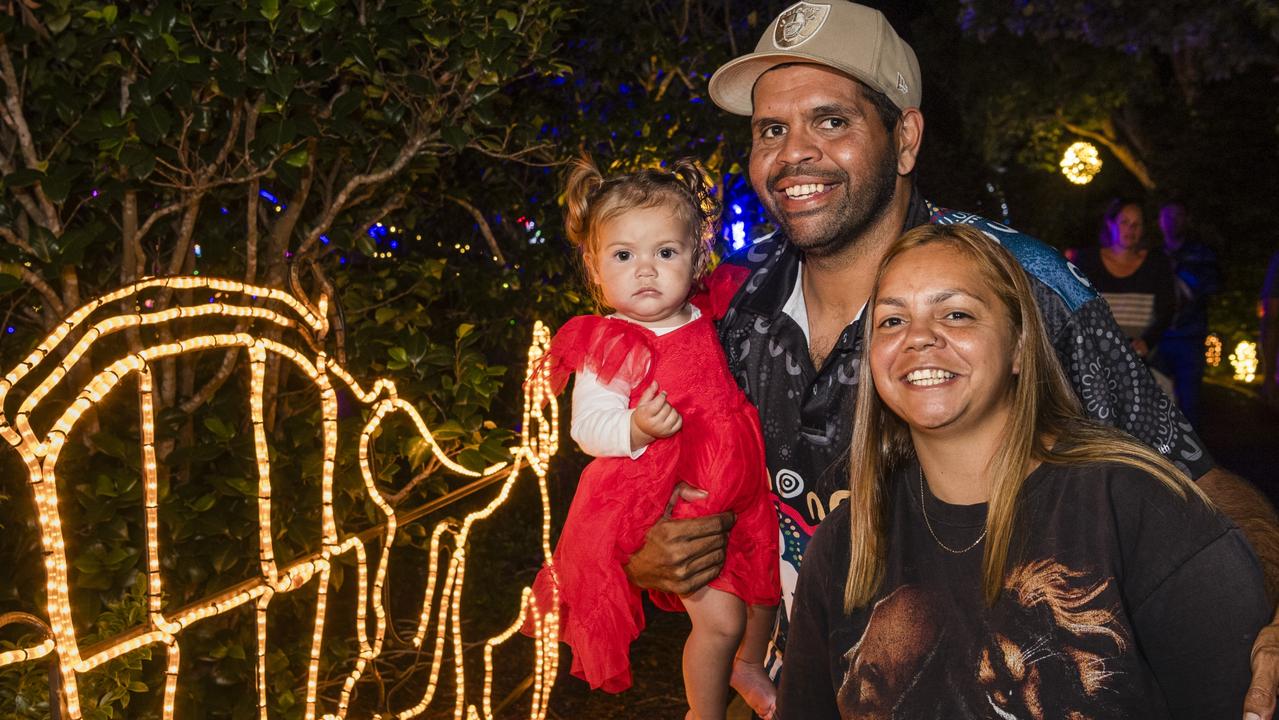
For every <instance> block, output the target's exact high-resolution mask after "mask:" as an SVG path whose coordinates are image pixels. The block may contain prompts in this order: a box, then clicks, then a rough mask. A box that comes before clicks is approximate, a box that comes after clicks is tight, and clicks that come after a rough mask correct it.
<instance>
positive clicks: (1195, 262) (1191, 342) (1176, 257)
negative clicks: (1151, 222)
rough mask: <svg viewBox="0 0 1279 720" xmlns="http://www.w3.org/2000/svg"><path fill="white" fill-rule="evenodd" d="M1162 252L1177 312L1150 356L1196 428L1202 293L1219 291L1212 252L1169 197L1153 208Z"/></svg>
mask: <svg viewBox="0 0 1279 720" xmlns="http://www.w3.org/2000/svg"><path fill="white" fill-rule="evenodd" d="M1159 229H1160V230H1161V231H1163V236H1164V252H1165V253H1167V255H1168V260H1169V262H1170V263H1171V264H1172V271H1173V274H1174V275H1175V276H1176V286H1177V312H1176V314H1175V315H1174V316H1173V319H1172V325H1170V326H1169V327H1168V329H1167V330H1165V331H1164V334H1163V339H1161V340H1160V341H1159V348H1158V351H1157V355H1156V357H1155V360H1154V365H1155V367H1156V369H1158V370H1159V371H1161V372H1163V373H1164V374H1165V375H1167V376H1169V377H1171V378H1172V382H1173V389H1174V390H1175V392H1176V397H1177V405H1178V406H1180V407H1181V412H1182V413H1183V414H1184V415H1185V416H1186V419H1187V420H1189V421H1190V423H1191V424H1192V425H1194V426H1195V427H1196V428H1198V427H1199V395H1200V391H1201V389H1202V387H1203V374H1204V365H1205V360H1204V341H1205V340H1206V339H1207V338H1208V298H1209V297H1210V296H1212V295H1215V294H1216V293H1217V292H1219V291H1220V290H1221V270H1220V268H1219V266H1218V265H1217V254H1216V253H1214V252H1213V251H1212V250H1211V249H1210V248H1209V247H1208V246H1207V245H1205V244H1204V243H1203V241H1202V237H1201V236H1200V233H1199V232H1197V231H1196V228H1195V227H1194V225H1193V224H1192V223H1191V221H1190V216H1189V214H1188V213H1187V212H1186V206H1185V205H1183V204H1181V203H1180V202H1178V201H1176V200H1174V201H1172V202H1168V203H1165V204H1164V206H1163V207H1162V208H1160V210H1159Z"/></svg>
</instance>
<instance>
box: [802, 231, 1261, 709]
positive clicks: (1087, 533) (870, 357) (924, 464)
mask: <svg viewBox="0 0 1279 720" xmlns="http://www.w3.org/2000/svg"><path fill="white" fill-rule="evenodd" d="M863 312H864V313H865V314H866V320H865V322H864V328H865V332H864V337H863V342H865V343H866V347H867V348H868V349H867V353H866V362H864V363H863V364H862V366H861V369H860V375H859V378H858V384H859V397H858V399H857V405H856V410H855V413H856V415H855V418H854V424H853V427H854V428H855V432H854V435H853V439H852V447H851V453H852V455H851V477H850V485H849V491H850V496H849V501H848V502H847V503H846V504H845V505H843V506H841V507H840V508H838V509H837V510H836V511H834V512H832V513H831V515H830V516H828V517H827V518H826V519H825V520H824V521H823V523H822V525H821V527H820V528H819V530H818V532H817V534H816V535H814V537H813V540H812V543H811V544H810V545H809V549H808V553H807V554H806V555H805V558H804V565H803V567H802V569H801V571H800V577H799V581H798V586H797V589H796V593H795V604H794V610H793V611H792V615H791V625H790V628H791V629H790V635H789V637H788V640H787V643H788V644H787V651H786V664H785V666H784V668H783V673H782V682H781V689H780V694H779V697H778V717H781V718H805V719H808V718H824V717H843V718H889V717H904V718H917V717H948V718H949V717H965V718H967V717H990V718H1049V717H1054V718H1056V717H1060V718H1091V717H1178V718H1218V717H1220V718H1226V717H1230V718H1237V717H1239V714H1240V713H1241V712H1242V707H1243V696H1244V692H1245V691H1246V690H1247V687H1248V677H1249V651H1250V649H1251V646H1252V639H1253V637H1254V636H1255V634H1256V632H1257V631H1258V630H1259V629H1260V628H1261V627H1263V626H1264V625H1265V624H1266V623H1267V621H1268V617H1269V605H1268V603H1267V601H1266V598H1265V596H1264V592H1263V589H1262V578H1261V571H1260V569H1259V567H1258V563H1257V560H1256V557H1255V556H1254V555H1253V553H1252V551H1251V549H1250V548H1249V547H1248V545H1247V543H1246V541H1245V540H1244V539H1243V535H1242V533H1241V532H1240V531H1239V530H1238V529H1237V528H1235V527H1234V526H1233V525H1231V524H1230V522H1229V521H1228V520H1226V519H1225V518H1224V517H1223V516H1221V515H1220V514H1219V513H1217V512H1216V511H1215V510H1214V509H1213V508H1212V507H1211V505H1210V504H1209V502H1208V501H1207V499H1206V498H1205V497H1204V496H1203V494H1202V493H1201V492H1200V491H1199V489H1198V488H1197V487H1196V486H1195V485H1194V484H1193V483H1192V482H1190V481H1189V480H1188V479H1186V477H1185V476H1184V475H1183V474H1182V473H1181V472H1180V471H1179V470H1178V469H1177V468H1176V467H1174V466H1173V465H1171V464H1169V463H1168V462H1167V461H1166V460H1165V459H1164V458H1163V457H1162V456H1160V455H1159V454H1158V453H1156V452H1154V451H1153V450H1151V449H1149V448H1147V447H1145V446H1144V445H1142V444H1140V443H1138V442H1137V441H1135V440H1133V439H1132V438H1131V437H1129V436H1128V435H1125V434H1123V433H1122V432H1120V431H1118V430H1115V429H1113V428H1108V427H1104V426H1101V425H1098V424H1096V423H1094V422H1092V421H1090V420H1087V419H1086V418H1085V417H1084V415H1083V413H1082V411H1081V409H1080V407H1079V403H1078V401H1077V400H1076V399H1075V396H1074V394H1073V393H1072V392H1071V390H1070V386H1069V385H1068V383H1067V382H1066V380H1065V377H1064V375H1063V373H1062V371H1061V369H1060V367H1059V366H1058V364H1057V361H1056V359H1055V355H1054V351H1053V348H1052V346H1051V344H1050V343H1049V340H1048V337H1047V334H1046V333H1045V331H1044V327H1043V321H1042V319H1041V318H1040V316H1039V311H1038V310H1037V307H1036V304H1035V301H1034V298H1033V296H1032V294H1031V288H1030V284H1029V281H1028V279H1027V277H1026V275H1025V273H1024V271H1023V270H1022V269H1021V267H1020V265H1019V264H1018V263H1017V261H1016V259H1015V258H1014V257H1013V256H1012V254H1011V253H1009V252H1008V251H1007V250H1006V249H1004V248H1002V247H1001V246H1000V245H999V244H998V242H996V241H995V240H993V239H992V238H990V237H989V236H987V235H985V234H983V233H982V232H980V231H978V230H976V229H974V228H971V227H968V226H964V225H949V226H941V225H931V226H922V227H919V228H916V229H914V230H911V231H910V232H907V233H906V234H905V235H903V236H902V237H901V238H899V239H898V240H897V241H895V242H894V243H893V244H892V245H891V246H890V247H889V248H888V249H887V250H886V252H885V254H884V257H883V259H882V261H881V262H880V265H879V270H878V274H877V277H876V286H875V290H874V292H873V293H872V295H871V301H870V303H869V304H868V306H867V308H866V309H865V310H864V311H863ZM1117 341H1118V342H1122V339H1118V340H1117ZM1144 371H1145V370H1144V369H1143V368H1134V372H1144ZM1126 380H1127V378H1113V379H1112V382H1125V381H1126Z"/></svg>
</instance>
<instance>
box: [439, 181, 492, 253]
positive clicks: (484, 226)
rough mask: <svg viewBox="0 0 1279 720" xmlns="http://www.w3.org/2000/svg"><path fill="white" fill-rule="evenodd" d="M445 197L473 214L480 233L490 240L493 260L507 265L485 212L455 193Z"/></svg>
mask: <svg viewBox="0 0 1279 720" xmlns="http://www.w3.org/2000/svg"><path fill="white" fill-rule="evenodd" d="M444 197H445V199H447V200H452V201H453V202H455V203H457V204H458V205H461V206H462V209H464V210H466V211H467V212H468V213H470V214H471V217H473V218H475V222H476V223H478V224H479V226H480V234H481V235H483V236H484V239H485V240H486V241H487V242H488V244H489V250H492V251H493V260H494V261H496V262H497V263H498V264H499V265H505V264H506V258H505V257H503V255H502V248H500V247H498V244H497V238H495V237H493V228H491V227H489V222H488V220H486V219H485V218H484V213H482V212H480V211H479V209H478V208H476V207H475V206H474V205H472V204H470V203H469V202H467V201H465V200H463V199H462V198H460V197H454V196H453V195H445V196H444Z"/></svg>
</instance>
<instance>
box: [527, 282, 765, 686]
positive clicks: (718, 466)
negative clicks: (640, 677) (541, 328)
mask: <svg viewBox="0 0 1279 720" xmlns="http://www.w3.org/2000/svg"><path fill="white" fill-rule="evenodd" d="M721 270H723V269H721ZM721 280H725V281H727V282H720V281H721ZM740 281H741V280H740V276H733V275H731V274H730V273H726V272H720V273H717V274H716V275H715V276H713V280H712V282H714V285H713V286H712V288H711V290H710V291H708V292H707V293H703V294H700V295H699V296H697V297H695V298H694V299H693V302H694V304H696V305H697V306H698V308H699V309H700V310H701V311H702V315H701V316H700V317H699V318H697V319H696V320H693V321H691V322H689V323H688V324H687V325H684V326H683V327H680V328H679V329H677V330H674V331H672V332H669V333H666V334H665V335H661V336H658V335H655V334H654V333H653V332H651V331H650V330H648V329H646V328H644V327H642V326H640V325H636V324H634V323H631V322H627V321H626V320H621V319H616V318H603V317H599V316H593V315H587V316H579V317H575V318H573V319H572V320H570V321H569V322H568V323H566V324H565V325H564V327H563V328H561V329H560V331H559V332H558V333H556V335H555V338H554V339H553V340H552V341H551V362H552V369H551V373H552V381H553V383H554V384H555V387H556V389H557V391H558V390H559V389H561V388H563V384H564V383H566V382H567V376H568V374H570V373H572V372H576V371H577V370H580V369H582V368H584V367H585V368H588V369H590V370H592V371H594V372H595V373H596V374H597V375H598V376H599V379H600V382H601V383H603V384H609V383H610V382H612V381H613V380H615V379H617V378H621V379H623V380H625V381H626V382H627V384H629V385H630V387H631V406H632V407H634V406H635V404H636V403H637V401H638V399H639V397H640V395H641V394H642V393H643V390H644V388H645V387H647V386H648V384H649V383H650V382H651V381H652V380H654V379H655V380H657V385H658V388H660V389H661V390H664V391H666V393H667V395H666V398H667V401H668V402H670V403H671V405H673V406H674V407H675V409H676V410H678V411H679V413H680V415H681V416H682V417H683V421H684V422H683V427H682V429H681V430H680V431H679V432H677V433H676V434H675V435H673V436H671V437H669V438H663V439H659V440H655V441H654V442H653V443H651V444H650V445H649V446H648V448H647V449H646V450H645V451H644V454H643V455H641V456H640V457H639V458H637V459H634V460H632V459H630V458H627V457H601V458H596V459H595V460H593V461H592V462H591V463H590V464H589V465H587V467H586V469H585V470H583V471H582V477H581V479H580V481H579V482H578V486H577V493H576V494H575V495H574V496H573V503H572V505H571V507H570V508H569V511H568V518H567V519H566V520H565V523H564V531H563V533H562V534H561V535H560V540H559V544H558V545H557V546H556V548H555V554H554V556H553V559H552V561H551V563H549V564H548V565H546V566H545V567H543V568H542V570H541V572H540V573H538V576H537V580H536V581H535V582H534V585H533V590H534V593H535V595H536V597H537V600H538V607H540V608H548V609H549V607H550V606H551V605H550V603H551V602H552V598H553V597H554V595H553V588H552V586H551V584H552V583H555V584H557V585H558V588H559V608H558V609H559V615H560V639H561V640H563V641H564V642H566V643H568V645H569V646H570V647H572V648H573V668H572V671H573V674H574V675H576V676H577V677H580V678H582V679H584V680H586V681H587V682H589V683H590V684H591V687H592V688H603V689H604V690H606V691H609V692H621V691H622V690H625V689H626V688H628V687H630V686H631V671H630V659H629V651H630V644H631V641H632V640H634V639H635V638H636V637H637V636H638V635H639V631H640V630H641V629H643V627H644V612H643V607H642V604H641V601H640V592H641V590H640V589H639V588H638V587H636V586H634V585H632V584H631V583H630V581H629V580H628V579H627V577H626V573H625V572H624V571H623V569H622V563H623V562H624V561H625V560H627V559H628V558H629V557H630V556H631V555H632V554H633V553H634V552H635V551H636V550H638V549H639V548H640V546H641V545H643V542H644V534H645V532H647V530H648V529H649V528H650V527H652V526H653V524H654V523H656V522H657V521H658V520H659V519H660V518H661V516H662V513H663V512H664V511H665V508H666V504H667V502H668V501H669V500H670V497H671V493H672V492H673V491H674V488H675V485H676V484H677V483H678V482H680V481H683V482H686V483H688V484H689V485H692V486H694V487H697V488H700V489H702V490H705V491H707V493H708V496H707V497H706V498H705V499H704V500H701V501H698V502H695V503H686V502H680V503H679V504H677V505H676V507H675V510H674V512H673V516H674V517H677V518H684V517H697V516H702V515H710V514H714V513H719V512H723V511H725V510H731V511H733V512H734V513H735V514H736V516H737V522H736V524H734V525H733V529H732V530H731V531H730V532H729V534H728V548H727V550H726V557H725V560H724V568H723V570H722V571H721V572H720V574H719V576H718V577H717V578H715V579H714V580H712V581H711V583H710V586H711V587H713V588H717V589H719V590H723V591H725V592H730V593H732V594H734V595H736V596H738V597H740V598H741V599H742V600H744V601H745V602H746V603H748V604H752V605H776V604H777V603H778V601H779V598H780V589H779V587H780V586H779V580H778V566H777V542H778V529H777V513H776V509H775V508H774V505H773V502H772V499H771V495H770V493H769V483H768V471H767V469H766V468H765V464H764V441H763V437H762V435H761V432H760V426H759V416H758V414H757V413H756V411H755V407H754V406H753V405H751V404H750V402H749V401H747V399H746V396H745V395H743V394H742V391H741V390H740V389H739V388H738V387H737V384H736V383H735V382H734V381H733V378H732V376H731V375H730V374H729V371H728V363H727V361H726V360H725V358H724V351H723V349H722V348H721V347H720V344H719V338H718V336H717V335H716V333H715V327H714V325H713V324H712V323H711V320H712V317H715V318H718V317H720V316H722V314H723V311H724V310H725V309H727V304H728V300H730V299H731V298H732V294H733V291H734V290H735V289H736V286H737V284H740ZM651 597H652V599H653V601H654V603H655V604H657V606H658V607H661V608H663V609H666V610H672V611H682V610H683V609H684V606H683V603H682V602H681V601H680V599H679V597H678V596H675V595H670V594H667V593H656V592H655V593H651Z"/></svg>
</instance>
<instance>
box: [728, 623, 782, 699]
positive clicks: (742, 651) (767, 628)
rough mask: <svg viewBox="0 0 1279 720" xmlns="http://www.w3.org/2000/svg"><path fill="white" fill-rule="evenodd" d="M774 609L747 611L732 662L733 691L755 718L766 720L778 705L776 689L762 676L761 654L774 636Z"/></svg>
mask: <svg viewBox="0 0 1279 720" xmlns="http://www.w3.org/2000/svg"><path fill="white" fill-rule="evenodd" d="M776 614H777V606H775V605H751V606H750V607H749V608H747V611H746V633H745V634H744V635H743V637H742V644H741V647H739V648H738V649H737V657H736V658H735V659H734V660H733V676H732V681H731V684H732V686H733V689H734V690H736V691H737V692H738V694H740V695H741V696H742V699H743V700H745V701H746V704H747V705H750V706H751V710H754V711H755V714H756V715H758V716H760V717H761V718H764V720H769V718H771V717H772V716H773V707H774V705H776V704H777V688H775V687H773V682H772V681H771V680H769V679H768V673H766V672H764V653H765V652H767V651H768V639H769V637H770V636H771V635H772V634H773V618H774V616H775V615H776Z"/></svg>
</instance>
